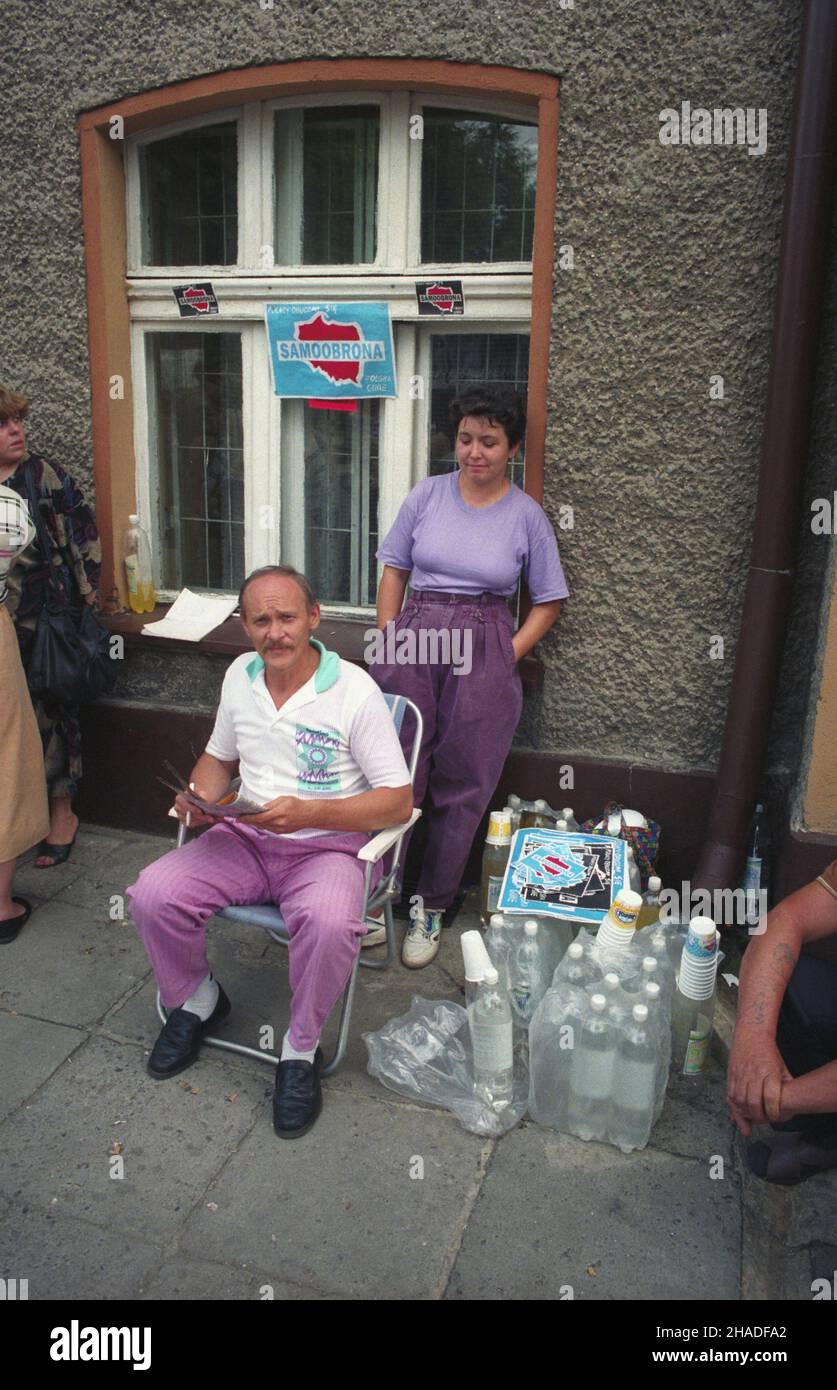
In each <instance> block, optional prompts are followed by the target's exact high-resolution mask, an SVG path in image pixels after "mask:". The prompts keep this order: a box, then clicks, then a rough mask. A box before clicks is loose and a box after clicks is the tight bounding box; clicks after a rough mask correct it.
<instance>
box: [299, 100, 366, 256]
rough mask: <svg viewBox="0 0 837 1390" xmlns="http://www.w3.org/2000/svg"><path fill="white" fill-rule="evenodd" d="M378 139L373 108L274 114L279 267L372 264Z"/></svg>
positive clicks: (325, 109) (334, 108) (340, 108)
mask: <svg viewBox="0 0 837 1390" xmlns="http://www.w3.org/2000/svg"><path fill="white" fill-rule="evenodd" d="M379 135H380V111H379V108H378V107H377V106H324V107H322V108H320V107H305V108H295V109H292V110H287V111H277V112H276V119H275V123H274V158H275V169H276V173H275V189H276V207H275V224H276V231H275V241H276V262H277V264H278V265H356V264H365V263H368V262H371V261H374V259H375V249H376V227H377V204H378V142H379Z"/></svg>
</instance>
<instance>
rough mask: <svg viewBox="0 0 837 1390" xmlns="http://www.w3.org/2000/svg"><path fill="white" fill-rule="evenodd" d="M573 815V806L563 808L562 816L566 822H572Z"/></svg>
mask: <svg viewBox="0 0 837 1390" xmlns="http://www.w3.org/2000/svg"><path fill="white" fill-rule="evenodd" d="M572 814H573V808H572V806H563V807H562V808H561V815H562V816H563V817H564V820H571V819H572Z"/></svg>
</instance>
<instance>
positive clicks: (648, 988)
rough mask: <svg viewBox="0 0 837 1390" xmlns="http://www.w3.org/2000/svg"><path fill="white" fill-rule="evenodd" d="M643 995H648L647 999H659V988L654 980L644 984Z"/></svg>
mask: <svg viewBox="0 0 837 1390" xmlns="http://www.w3.org/2000/svg"><path fill="white" fill-rule="evenodd" d="M645 993H646V994H647V995H648V998H649V999H659V997H660V986H659V985H658V984H657V981H656V980H648V981H647V982H646V985H645Z"/></svg>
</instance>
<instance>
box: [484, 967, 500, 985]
mask: <svg viewBox="0 0 837 1390" xmlns="http://www.w3.org/2000/svg"><path fill="white" fill-rule="evenodd" d="M499 978H500V976H499V975H498V974H497V971H496V970H495V969H494V966H493V965H489V967H488V969H487V970H486V972H485V974H484V976H483V979H484V980H485V983H486V984H487V985H496V983H497V981H498V980H499Z"/></svg>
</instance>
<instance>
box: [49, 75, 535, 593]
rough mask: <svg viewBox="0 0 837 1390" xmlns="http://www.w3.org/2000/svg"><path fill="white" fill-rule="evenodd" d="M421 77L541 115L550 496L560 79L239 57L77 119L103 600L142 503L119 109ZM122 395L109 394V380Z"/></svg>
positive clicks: (145, 110)
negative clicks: (245, 64) (233, 64)
mask: <svg viewBox="0 0 837 1390" xmlns="http://www.w3.org/2000/svg"><path fill="white" fill-rule="evenodd" d="M395 88H402V89H403V88H418V89H420V90H422V91H430V92H440V93H441V92H455V93H457V94H458V95H462V96H463V97H468V96H471V95H473V96H482V97H484V96H485V95H486V94H488V95H492V96H496V97H504V98H508V99H511V100H515V101H518V102H521V101H522V102H530V103H531V104H532V106H533V109H534V110H536V111H537V118H538V165H537V185H536V192H535V218H534V228H535V230H534V246H533V253H532V326H531V333H530V348H529V397H528V426H527V431H526V484H525V486H526V491H527V492H528V493H529V494H530V495H531V496H532V497H534V498H535V500H536V501H537V502H542V501H543V468H544V448H545V439H546V387H547V367H548V355H549V336H550V324H551V312H552V264H553V232H554V224H555V193H556V180H557V163H558V106H559V86H558V79H557V78H555V77H550V76H548V75H547V74H544V73H534V72H522V71H518V70H516V69H514V68H501V67H480V66H479V65H477V64H471V63H448V62H441V61H436V60H416V61H413V60H407V59H386V58H367V59H355V58H337V59H311V60H305V61H302V62H294V63H283V64H272V65H269V66H266V67H255V68H241V69H237V70H235V71H231V72H219V73H213V74H211V75H210V76H207V77H197V78H191V79H189V80H188V81H186V82H176V83H173V84H171V85H170V86H167V87H160V88H156V89H155V90H154V91H151V92H143V93H141V94H140V95H139V96H133V97H126V98H125V100H123V101H118V102H113V103H110V104H109V105H107V106H100V107H97V108H96V109H95V110H92V111H86V112H84V114H83V115H81V116H80V117H79V120H78V122H77V125H76V129H77V130H78V134H79V140H80V146H81V185H82V219H83V226H84V241H85V260H86V270H87V313H88V343H89V351H90V390H91V407H92V433H93V473H94V477H95V482H96V509H97V517H98V524H99V531H100V534H101V539H102V594H103V597H104V600H105V603H106V605H109V606H115V604H114V603H111V599H113V600H115V603H116V604H118V603H119V602H121V603H122V604H124V602H125V597H126V594H125V586H124V579H123V575H122V567H121V565H119V564H118V557H119V550H120V546H121V538H122V536H123V534H124V530H125V527H126V526H127V522H128V516H129V514H130V513H131V512H133V511H134V510H135V507H136V463H135V459H134V440H133V401H132V387H131V345H130V314H129V310H128V299H127V294H126V286H125V273H126V264H127V260H126V244H127V237H126V207H125V180H124V167H123V159H122V152H123V149H124V141H123V140H122V139H111V132H112V126H111V122H112V120H113V118H114V117H120V118H121V120H122V122H123V133H124V135H125V136H126V137H127V136H130V135H135V134H137V132H139V131H141V130H149V129H152V128H153V127H155V126H159V125H169V124H172V123H174V122H175V121H181V120H185V119H187V118H189V117H192V116H197V115H201V114H202V113H203V112H208V111H213V110H217V109H220V108H223V107H224V106H229V105H230V104H231V103H232V102H234V103H235V104H242V105H243V104H245V103H247V102H254V101H269V100H270V99H272V98H273V97H278V96H292V95H296V94H298V93H304V92H317V91H323V90H326V89H327V90H329V91H341V90H346V91H349V90H351V91H357V90H358V89H361V90H365V89H368V90H393V89H395ZM115 376H119V377H121V378H122V381H123V383H124V395H123V397H122V398H121V399H111V394H110V392H111V381H112V379H113V378H114V377H115Z"/></svg>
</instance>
